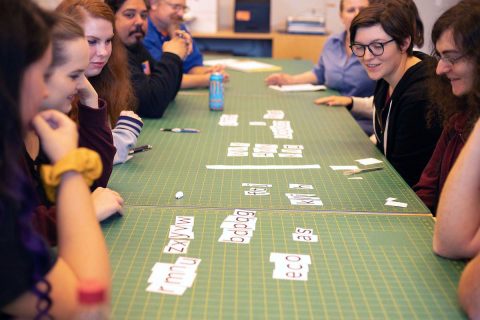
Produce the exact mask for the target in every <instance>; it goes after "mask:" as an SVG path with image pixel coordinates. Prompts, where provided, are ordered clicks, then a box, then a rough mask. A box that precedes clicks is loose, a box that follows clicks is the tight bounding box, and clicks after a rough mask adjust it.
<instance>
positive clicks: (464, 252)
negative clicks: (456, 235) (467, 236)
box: [432, 233, 477, 259]
mask: <svg viewBox="0 0 480 320" xmlns="http://www.w3.org/2000/svg"><path fill="white" fill-rule="evenodd" d="M432 247H433V252H434V253H435V254H436V255H438V256H441V257H443V258H448V259H468V258H472V257H474V256H475V255H476V253H477V251H475V250H472V248H471V245H470V244H469V243H465V242H460V241H451V239H442V237H441V236H439V235H438V234H437V233H434V235H433V246H432Z"/></svg>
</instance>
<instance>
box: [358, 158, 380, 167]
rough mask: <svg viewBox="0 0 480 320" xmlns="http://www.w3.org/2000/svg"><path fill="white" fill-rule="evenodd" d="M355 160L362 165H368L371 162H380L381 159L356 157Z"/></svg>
mask: <svg viewBox="0 0 480 320" xmlns="http://www.w3.org/2000/svg"><path fill="white" fill-rule="evenodd" d="M355 161H356V162H358V163H360V164H362V165H364V166H369V165H372V164H377V163H382V162H383V161H381V160H378V159H375V158H365V159H358V160H355Z"/></svg>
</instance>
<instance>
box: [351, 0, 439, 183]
mask: <svg viewBox="0 0 480 320" xmlns="http://www.w3.org/2000/svg"><path fill="white" fill-rule="evenodd" d="M415 19H416V17H415V14H414V13H413V11H412V10H406V9H405V8H404V7H403V2H402V1H396V0H390V1H388V2H387V3H376V4H372V5H371V6H369V7H368V8H365V9H363V10H362V11H360V13H359V14H358V16H356V17H355V18H354V19H353V21H352V25H351V27H350V34H351V43H350V48H351V50H352V53H353V54H354V55H356V56H357V57H358V58H359V59H360V62H361V63H362V65H363V67H364V68H365V70H366V71H367V74H368V76H369V77H370V78H371V79H373V80H377V85H376V88H375V93H374V97H373V108H374V112H373V113H374V119H373V121H374V131H375V140H376V144H377V146H378V148H379V149H380V150H381V151H382V153H383V154H384V155H385V156H386V157H387V159H388V160H389V161H390V163H391V164H392V165H393V166H394V167H395V169H396V170H397V171H398V172H399V173H400V175H401V176H402V177H403V179H404V180H405V181H406V182H407V183H408V184H409V185H410V186H412V185H414V184H415V183H416V182H417V181H418V179H419V177H420V174H421V172H422V170H423V168H424V167H425V165H426V164H427V162H428V160H429V159H430V157H431V155H432V152H433V149H434V148H435V144H436V142H437V140H438V137H439V135H440V129H439V128H437V127H429V126H427V121H426V117H425V114H426V110H427V107H428V105H429V100H428V96H427V95H426V91H427V80H428V78H429V75H430V73H429V69H428V63H429V62H430V61H432V58H431V57H429V56H428V55H426V54H423V53H421V52H414V51H413V45H414V41H415V39H416V37H417V32H416V22H415V21H416V20H415Z"/></svg>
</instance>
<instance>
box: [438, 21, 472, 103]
mask: <svg viewBox="0 0 480 320" xmlns="http://www.w3.org/2000/svg"><path fill="white" fill-rule="evenodd" d="M435 50H436V51H437V53H438V54H439V55H440V57H441V58H446V59H440V60H439V61H438V64H437V68H436V73H437V74H438V75H443V76H445V77H447V79H448V80H450V84H451V86H452V92H453V94H454V95H456V96H463V95H465V94H468V93H469V92H470V91H471V90H472V87H473V82H474V76H475V75H474V72H475V69H476V68H475V65H474V63H473V61H471V59H468V57H462V58H460V59H458V60H456V61H455V62H454V63H453V64H452V63H451V62H449V61H448V59H453V60H455V58H459V57H461V56H462V52H461V50H459V49H458V47H457V45H456V44H455V40H454V38H453V32H452V30H451V29H447V30H446V31H445V32H444V33H442V35H441V36H440V38H439V39H438V41H437V42H436V43H435Z"/></svg>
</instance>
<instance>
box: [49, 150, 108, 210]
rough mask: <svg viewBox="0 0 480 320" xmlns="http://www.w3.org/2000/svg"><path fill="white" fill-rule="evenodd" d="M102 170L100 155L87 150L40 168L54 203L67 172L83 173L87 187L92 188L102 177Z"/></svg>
mask: <svg viewBox="0 0 480 320" xmlns="http://www.w3.org/2000/svg"><path fill="white" fill-rule="evenodd" d="M102 170H103V167H102V161H101V160H100V156H99V155H98V153H96V152H95V151H93V150H90V149H87V148H78V149H75V150H72V151H71V152H69V153H68V154H67V155H66V156H64V157H63V158H62V159H60V160H59V161H57V163H55V164H54V165H43V166H42V167H41V168H40V175H41V177H42V180H43V186H44V188H45V193H46V195H47V198H48V200H50V201H52V202H54V201H55V193H56V189H57V186H58V185H59V184H60V181H61V178H62V175H63V174H64V173H65V172H68V171H76V172H78V173H81V174H82V176H83V179H84V180H85V182H86V183H87V185H88V186H90V185H92V183H93V181H94V180H95V179H97V178H98V177H100V175H101V174H102Z"/></svg>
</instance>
